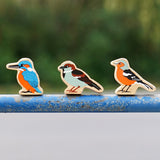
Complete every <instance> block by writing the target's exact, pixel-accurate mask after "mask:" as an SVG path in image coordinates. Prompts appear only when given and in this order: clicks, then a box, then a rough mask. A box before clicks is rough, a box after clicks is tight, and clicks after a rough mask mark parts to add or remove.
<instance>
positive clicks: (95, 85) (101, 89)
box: [90, 82, 103, 92]
mask: <svg viewBox="0 0 160 160" xmlns="http://www.w3.org/2000/svg"><path fill="white" fill-rule="evenodd" d="M90 86H91V87H94V88H96V89H97V90H98V91H99V92H101V91H103V88H102V87H101V86H100V85H98V84H96V83H94V82H92V83H91V84H90Z"/></svg>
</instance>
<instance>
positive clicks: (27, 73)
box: [6, 58, 43, 95]
mask: <svg viewBox="0 0 160 160" xmlns="http://www.w3.org/2000/svg"><path fill="white" fill-rule="evenodd" d="M6 67H7V69H10V70H17V81H18V83H19V85H20V86H21V87H22V89H21V90H20V91H19V94H20V95H42V94H43V89H42V88H41V87H40V80H39V76H38V74H37V72H36V70H35V69H34V65H33V62H32V60H31V59H29V58H22V59H20V60H19V61H18V62H16V63H9V64H7V65H6Z"/></svg>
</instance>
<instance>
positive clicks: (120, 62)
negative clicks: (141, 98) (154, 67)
mask: <svg viewBox="0 0 160 160" xmlns="http://www.w3.org/2000/svg"><path fill="white" fill-rule="evenodd" d="M111 65H113V66H115V72H114V77H115V80H116V81H117V82H118V83H119V84H120V85H121V86H120V87H118V88H117V89H116V91H115V93H116V94H117V95H135V93H136V91H137V89H138V88H139V87H141V88H143V89H145V90H147V91H152V92H153V91H155V90H156V87H155V86H154V85H152V84H151V83H149V82H147V81H146V80H144V79H143V78H142V77H141V76H140V75H139V74H138V73H136V72H135V71H134V70H133V69H132V68H130V65H129V62H128V60H127V59H126V58H119V59H116V60H114V61H112V62H111Z"/></svg>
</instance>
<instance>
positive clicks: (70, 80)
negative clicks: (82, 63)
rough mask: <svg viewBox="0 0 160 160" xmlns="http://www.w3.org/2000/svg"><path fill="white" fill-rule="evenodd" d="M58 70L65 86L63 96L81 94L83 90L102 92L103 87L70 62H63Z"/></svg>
mask: <svg viewBox="0 0 160 160" xmlns="http://www.w3.org/2000/svg"><path fill="white" fill-rule="evenodd" d="M58 70H59V71H60V72H61V79H62V81H63V82H64V83H65V84H66V85H67V88H66V89H65V91H64V93H65V94H81V93H82V92H83V89H84V88H89V89H91V90H93V91H95V92H98V93H101V92H103V87H102V86H101V85H100V84H99V83H97V82H96V81H94V80H93V79H91V78H90V77H89V76H88V75H87V74H86V73H85V72H84V71H82V70H81V69H79V68H77V67H76V65H75V64H74V63H73V62H71V61H65V62H63V63H62V64H61V65H60V66H59V67H58Z"/></svg>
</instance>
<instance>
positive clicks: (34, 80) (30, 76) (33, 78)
mask: <svg viewBox="0 0 160 160" xmlns="http://www.w3.org/2000/svg"><path fill="white" fill-rule="evenodd" d="M22 75H23V77H24V79H25V80H26V81H27V82H28V83H29V84H30V85H31V86H32V87H33V88H37V87H38V77H37V75H36V73H35V72H29V71H24V72H23V73H22Z"/></svg>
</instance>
